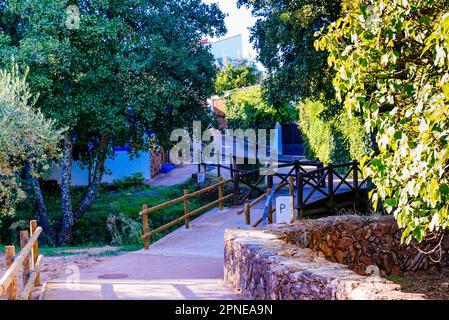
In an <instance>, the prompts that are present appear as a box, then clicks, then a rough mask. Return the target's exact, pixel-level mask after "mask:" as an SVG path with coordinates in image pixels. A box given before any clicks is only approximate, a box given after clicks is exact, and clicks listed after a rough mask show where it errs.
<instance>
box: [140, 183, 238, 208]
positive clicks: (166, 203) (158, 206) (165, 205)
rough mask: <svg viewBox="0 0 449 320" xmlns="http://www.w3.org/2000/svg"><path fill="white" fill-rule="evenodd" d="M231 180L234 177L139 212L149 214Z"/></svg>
mask: <svg viewBox="0 0 449 320" xmlns="http://www.w3.org/2000/svg"><path fill="white" fill-rule="evenodd" d="M231 181H232V179H228V180H224V181H222V182H218V183H216V184H214V185H212V186H209V187H206V188H204V189H201V190H198V191H195V192H192V193H189V194H187V195H183V196H181V197H178V198H175V199H173V200H170V201H167V202H164V203H161V204H158V205H157V206H154V207H151V208H148V209H144V210H142V211H140V212H139V215H141V216H143V215H144V214H149V213H151V212H154V211H158V210H160V209H163V208H165V207H168V206H169V205H172V204H175V203H177V202H181V201H184V200H185V199H186V198H194V197H196V196H199V195H201V194H203V193H206V192H208V191H210V190H213V189H215V188H217V187H219V186H220V185H225V184H227V183H229V182H231Z"/></svg>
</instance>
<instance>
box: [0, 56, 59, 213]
mask: <svg viewBox="0 0 449 320" xmlns="http://www.w3.org/2000/svg"><path fill="white" fill-rule="evenodd" d="M35 101H36V97H32V95H31V93H30V90H29V87H28V84H27V80H26V76H22V75H21V74H20V73H19V70H18V66H17V65H14V66H13V67H12V68H11V71H3V70H0V211H1V213H4V214H7V213H12V212H13V211H14V209H15V205H16V204H17V202H18V201H20V200H21V199H24V198H25V192H24V190H23V186H22V182H23V179H22V173H23V170H24V168H25V167H26V166H28V167H29V168H30V173H31V174H32V175H33V176H35V177H39V176H40V175H41V173H42V172H43V171H45V170H46V169H48V164H49V162H50V160H51V159H54V158H57V157H58V156H59V149H58V143H59V141H60V140H61V137H62V130H57V129H56V126H55V122H54V121H52V120H48V119H46V118H45V117H44V116H43V115H42V113H41V112H40V111H39V110H38V109H35V108H34V103H35Z"/></svg>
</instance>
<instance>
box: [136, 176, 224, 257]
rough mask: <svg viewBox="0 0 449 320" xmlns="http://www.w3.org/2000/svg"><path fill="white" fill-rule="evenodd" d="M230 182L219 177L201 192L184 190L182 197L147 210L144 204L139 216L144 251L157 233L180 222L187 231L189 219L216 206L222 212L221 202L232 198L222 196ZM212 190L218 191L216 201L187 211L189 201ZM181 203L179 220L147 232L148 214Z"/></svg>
mask: <svg viewBox="0 0 449 320" xmlns="http://www.w3.org/2000/svg"><path fill="white" fill-rule="evenodd" d="M232 181H233V180H232V179H228V180H224V181H223V178H222V177H219V178H218V183H216V184H214V185H212V186H209V187H206V188H204V189H201V190H198V191H195V192H192V193H189V190H184V195H183V196H181V197H179V198H176V199H173V200H170V201H167V202H165V203H162V204H159V205H157V206H154V207H151V208H149V207H148V205H147V204H144V205H143V206H142V211H141V212H140V213H139V214H140V215H141V216H142V219H143V235H142V237H141V238H142V240H144V247H145V250H149V246H150V242H149V238H150V237H152V236H153V235H155V234H157V233H159V232H162V231H165V230H167V229H168V228H170V227H172V226H174V225H176V224H178V223H180V222H183V221H184V223H185V227H186V228H187V229H188V228H189V220H190V218H191V217H193V216H194V215H196V214H198V213H200V212H201V211H204V210H206V209H210V208H212V207H214V206H216V205H218V206H219V208H220V210H223V208H224V205H223V202H224V201H225V200H228V199H231V198H232V197H233V194H232V193H231V194H228V195H226V196H224V195H223V186H224V185H226V184H228V183H230V182H232ZM214 189H218V199H217V200H215V201H212V202H211V203H209V204H207V205H204V206H202V207H201V208H198V209H195V210H193V211H190V210H189V199H191V198H194V197H197V196H200V195H202V194H204V193H206V192H209V191H211V190H214ZM181 201H182V202H184V215H183V216H181V217H179V218H177V219H175V220H173V221H171V222H169V223H167V224H165V225H163V226H161V227H159V228H157V229H154V230H152V231H149V223H148V219H149V217H148V215H149V214H151V213H152V212H155V211H157V210H160V209H163V208H165V207H168V206H170V205H173V204H175V203H178V202H181Z"/></svg>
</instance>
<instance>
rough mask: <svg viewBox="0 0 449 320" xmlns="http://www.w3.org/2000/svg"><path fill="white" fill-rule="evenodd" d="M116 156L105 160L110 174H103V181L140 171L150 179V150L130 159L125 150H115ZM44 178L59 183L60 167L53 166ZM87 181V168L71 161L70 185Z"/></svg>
mask: <svg viewBox="0 0 449 320" xmlns="http://www.w3.org/2000/svg"><path fill="white" fill-rule="evenodd" d="M115 152H116V154H117V156H116V157H115V158H114V159H107V160H106V163H105V165H106V169H108V170H110V171H111V172H112V174H111V175H109V174H105V175H104V176H103V182H104V183H112V181H113V180H115V179H123V178H124V177H127V176H130V175H132V174H133V173H138V172H140V173H142V174H143V176H144V177H145V179H147V180H149V179H151V155H150V152H145V153H141V154H140V157H139V158H133V160H130V158H129V155H128V153H127V152H126V151H115ZM46 180H56V181H57V182H58V184H61V168H60V167H59V166H54V167H53V168H52V169H51V170H50V173H49V174H48V176H47V177H46ZM88 181H89V173H88V171H87V170H83V169H81V166H80V163H79V161H73V168H72V185H74V186H84V185H87V184H88Z"/></svg>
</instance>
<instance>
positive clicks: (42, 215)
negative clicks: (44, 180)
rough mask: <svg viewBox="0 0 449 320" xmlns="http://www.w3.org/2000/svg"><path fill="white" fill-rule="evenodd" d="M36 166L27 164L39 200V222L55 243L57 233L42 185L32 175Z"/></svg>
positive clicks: (29, 177) (32, 185) (33, 188)
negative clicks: (51, 220) (52, 224)
mask: <svg viewBox="0 0 449 320" xmlns="http://www.w3.org/2000/svg"><path fill="white" fill-rule="evenodd" d="M33 168H34V165H33V164H32V163H30V164H28V165H27V166H26V174H27V176H28V179H29V182H30V184H31V188H32V190H33V192H34V195H35V196H36V201H37V212H38V216H39V224H40V225H41V226H42V228H43V229H44V232H45V233H46V235H47V237H48V239H50V241H51V242H53V244H55V243H56V237H55V233H54V231H53V229H52V227H51V224H50V219H49V218H48V213H47V208H46V206H45V201H44V197H43V196H42V190H41V186H40V185H39V180H38V179H37V178H36V177H33V176H32V175H31V172H30V170H32V169H33Z"/></svg>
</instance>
